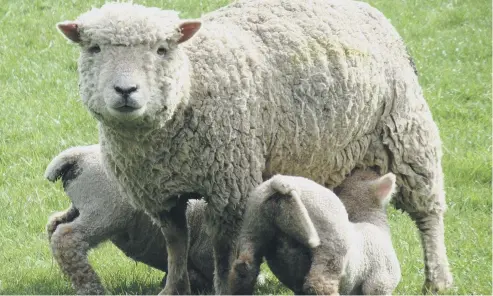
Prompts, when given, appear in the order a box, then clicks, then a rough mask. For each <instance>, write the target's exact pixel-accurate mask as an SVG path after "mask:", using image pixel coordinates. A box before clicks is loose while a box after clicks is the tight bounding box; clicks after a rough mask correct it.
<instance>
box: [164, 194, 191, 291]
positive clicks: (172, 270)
mask: <svg viewBox="0 0 493 296" xmlns="http://www.w3.org/2000/svg"><path fill="white" fill-rule="evenodd" d="M187 201H188V199H187V198H186V197H184V196H182V197H181V198H179V199H178V202H177V205H176V206H175V207H174V208H172V209H171V210H170V211H164V212H161V213H159V214H158V219H157V222H158V223H160V226H161V230H162V232H163V234H164V237H165V238H166V248H167V251H168V273H167V275H166V286H165V287H164V289H163V290H162V291H161V292H160V293H159V294H160V295H178V294H182V295H183V294H184V295H189V294H190V280H189V278H188V270H187V266H188V249H189V242H188V226H187V219H186V215H185V214H186V213H185V212H186V209H187Z"/></svg>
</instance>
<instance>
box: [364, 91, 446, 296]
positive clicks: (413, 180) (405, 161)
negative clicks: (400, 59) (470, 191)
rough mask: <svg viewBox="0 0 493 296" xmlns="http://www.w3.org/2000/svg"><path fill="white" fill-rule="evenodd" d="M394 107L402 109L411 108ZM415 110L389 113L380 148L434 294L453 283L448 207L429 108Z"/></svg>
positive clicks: (439, 151) (426, 284)
mask: <svg viewBox="0 0 493 296" xmlns="http://www.w3.org/2000/svg"><path fill="white" fill-rule="evenodd" d="M396 90H397V91H400V90H401V89H396ZM408 90H409V91H410V90H411V89H408ZM402 95H407V93H406V94H402ZM415 104H417V103H416V102H415ZM394 107H395V108H402V109H404V108H412V107H415V105H409V104H406V105H395V106H394ZM417 107H419V108H420V109H421V110H423V112H422V113H419V112H418V111H415V110H401V111H400V112H399V113H391V114H390V115H389V119H390V120H388V121H386V122H385V127H384V136H383V141H382V143H383V145H384V146H386V147H381V148H382V149H383V150H380V151H382V152H383V151H385V149H386V150H387V151H389V153H388V155H389V156H390V157H388V158H387V160H386V161H388V162H389V163H390V167H389V170H390V171H392V172H393V173H394V174H396V176H397V185H398V186H399V188H400V191H399V192H398V194H397V195H395V197H394V202H395V205H396V207H397V208H400V209H403V210H404V211H406V212H407V213H409V214H410V216H411V218H412V219H414V221H416V224H417V226H418V228H419V230H420V232H421V233H420V235H421V240H422V245H423V250H424V260H425V274H426V280H425V284H424V287H423V288H424V290H427V291H431V292H436V291H440V290H444V289H447V288H450V287H451V285H452V275H451V273H450V271H449V264H448V259H447V254H446V248H445V239H444V224H443V214H444V212H445V209H446V204H445V191H444V189H443V172H442V167H441V148H440V145H441V144H440V138H439V135H438V129H437V127H436V125H435V124H434V123H433V120H432V119H431V117H430V115H429V113H428V112H427V109H425V107H424V106H423V105H417ZM371 150H373V151H377V150H375V149H371ZM378 153H380V152H377V154H376V155H375V156H376V157H375V158H378ZM382 163H385V162H382Z"/></svg>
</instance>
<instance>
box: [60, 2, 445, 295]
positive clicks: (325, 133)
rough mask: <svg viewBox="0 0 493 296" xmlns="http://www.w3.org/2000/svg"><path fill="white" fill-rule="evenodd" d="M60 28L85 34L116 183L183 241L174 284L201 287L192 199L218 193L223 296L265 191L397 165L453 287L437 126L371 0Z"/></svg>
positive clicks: (119, 7)
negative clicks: (244, 228) (267, 185)
mask: <svg viewBox="0 0 493 296" xmlns="http://www.w3.org/2000/svg"><path fill="white" fill-rule="evenodd" d="M58 28H59V29H60V31H61V32H62V33H63V35H65V36H66V37H67V38H68V39H70V40H71V41H72V42H74V43H77V44H79V45H80V58H79V67H78V70H79V84H80V93H81V97H82V101H83V103H84V105H85V106H86V107H87V109H88V110H89V111H90V113H91V114H92V115H93V116H94V117H95V118H96V119H97V120H98V121H99V139H100V144H101V150H102V155H103V162H104V166H105V170H106V172H107V174H108V176H109V178H110V180H112V181H113V182H115V183H116V184H118V186H119V188H120V191H121V192H122V194H123V195H124V197H125V198H126V199H128V200H129V202H131V203H132V204H133V205H134V206H136V207H137V208H139V209H142V210H145V211H146V212H147V213H148V214H150V215H151V216H152V217H153V219H154V220H155V221H156V223H159V225H160V226H161V228H162V231H163V233H164V235H165V237H166V238H167V240H168V241H173V244H168V245H167V251H168V257H169V258H170V260H169V262H170V264H169V277H168V281H167V284H166V287H165V289H164V290H163V293H165V294H173V293H180V294H187V293H189V292H190V285H189V279H188V274H187V268H186V267H187V266H188V263H187V260H188V256H187V252H188V248H187V245H188V234H187V231H188V229H187V226H186V223H185V221H186V218H185V208H186V207H185V206H184V205H185V204H186V203H184V202H182V201H181V200H182V199H187V198H197V197H200V196H203V197H204V198H205V199H206V201H207V207H206V217H205V218H206V225H207V228H208V231H209V233H210V234H211V240H212V245H213V252H214V261H215V263H214V264H215V273H214V274H215V277H214V279H215V280H214V286H215V292H216V293H217V294H223V293H228V274H229V269H230V266H231V264H232V259H233V256H232V251H233V249H234V248H235V247H236V244H237V235H238V232H239V228H240V225H241V221H242V216H243V211H244V208H245V201H246V197H247V196H248V193H249V192H250V191H251V190H252V189H254V188H255V187H256V186H257V185H259V184H260V183H262V181H263V180H265V179H266V178H268V177H269V176H272V175H275V174H284V175H295V176H302V177H306V178H309V179H311V180H314V181H315V182H317V183H319V184H321V185H324V186H326V187H328V188H334V187H336V186H337V185H339V184H340V183H341V182H342V181H343V179H344V177H345V176H346V175H347V174H348V173H349V172H351V171H352V170H353V169H354V168H355V167H372V168H374V169H376V170H378V171H379V173H381V174H385V173H387V172H392V173H394V174H395V175H396V180H397V188H398V189H397V193H396V195H395V198H394V204H395V206H396V207H397V208H400V209H403V210H404V211H406V212H407V213H409V214H410V216H411V218H412V219H413V220H414V221H415V222H416V225H417V226H418V228H419V230H420V232H421V238H422V244H423V248H424V254H425V256H424V257H425V276H426V280H425V285H424V289H425V290H431V291H438V290H441V289H444V288H447V287H449V286H450V285H451V283H452V276H451V274H450V272H449V266H448V260H447V255H446V248H445V242H444V223H443V214H444V212H445V209H446V204H445V192H444V190H443V173H442V168H441V156H442V152H441V142H440V137H439V133H438V129H437V126H436V124H435V123H434V121H433V119H432V116H431V112H430V110H429V108H428V105H427V103H426V101H425V99H424V97H423V93H422V90H421V87H420V86H419V83H418V77H417V75H416V73H415V71H414V68H413V64H412V61H411V57H410V56H409V54H408V52H407V50H406V47H405V45H404V42H403V41H402V39H401V37H400V36H399V34H398V33H397V32H396V30H395V29H394V28H393V27H392V25H391V24H390V22H389V21H388V20H387V19H386V18H385V16H383V15H382V13H380V12H379V11H377V10H376V9H374V8H372V7H371V6H370V5H368V4H366V3H363V2H358V1H347V0H311V1H298V0H239V1H237V2H234V3H232V4H230V5H228V6H226V7H224V8H221V9H218V10H217V11H213V12H210V13H207V14H204V15H203V16H202V17H201V18H200V19H197V20H181V19H180V18H179V17H178V16H177V13H175V12H173V11H166V10H160V9H158V8H148V7H144V6H141V5H137V4H130V3H108V4H105V5H104V6H102V7H101V8H95V9H92V10H91V11H89V12H87V13H84V14H82V15H81V16H79V17H78V18H77V19H76V20H75V21H66V22H62V23H59V24H58Z"/></svg>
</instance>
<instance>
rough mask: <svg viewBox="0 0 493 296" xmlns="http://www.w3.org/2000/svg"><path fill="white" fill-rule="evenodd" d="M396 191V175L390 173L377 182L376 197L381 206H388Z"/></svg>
mask: <svg viewBox="0 0 493 296" xmlns="http://www.w3.org/2000/svg"><path fill="white" fill-rule="evenodd" d="M394 190H395V175H394V174H392V173H388V174H386V175H384V176H382V177H380V178H379V179H378V180H376V181H375V197H376V198H377V200H378V201H379V202H380V204H381V205H383V206H384V205H386V204H388V203H389V202H390V200H391V199H392V194H393V193H394Z"/></svg>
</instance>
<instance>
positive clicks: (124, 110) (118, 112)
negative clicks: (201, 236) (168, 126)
mask: <svg viewBox="0 0 493 296" xmlns="http://www.w3.org/2000/svg"><path fill="white" fill-rule="evenodd" d="M145 110H146V108H145V105H144V106H141V107H132V106H129V105H123V106H120V107H114V108H111V107H110V108H108V111H109V113H110V114H111V115H113V116H114V117H116V118H120V119H122V120H128V119H132V118H138V117H140V116H141V115H142V114H144V112H145Z"/></svg>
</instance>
